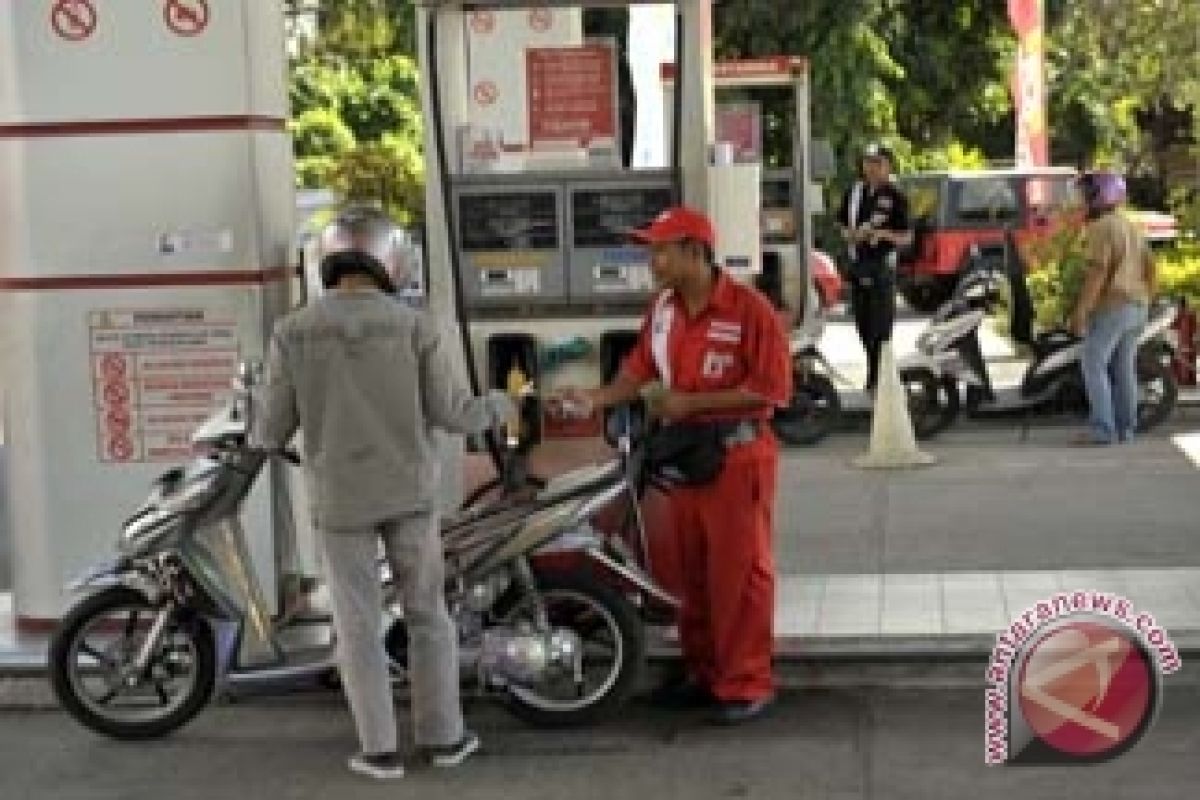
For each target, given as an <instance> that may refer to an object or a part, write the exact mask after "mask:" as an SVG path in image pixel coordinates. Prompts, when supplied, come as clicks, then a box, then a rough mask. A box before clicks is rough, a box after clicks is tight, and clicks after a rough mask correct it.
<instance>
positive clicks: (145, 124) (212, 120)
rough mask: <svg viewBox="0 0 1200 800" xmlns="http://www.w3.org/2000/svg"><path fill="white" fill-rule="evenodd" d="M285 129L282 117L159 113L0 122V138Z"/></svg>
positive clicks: (285, 123) (284, 121)
mask: <svg viewBox="0 0 1200 800" xmlns="http://www.w3.org/2000/svg"><path fill="white" fill-rule="evenodd" d="M286 129H287V121H286V120H285V119H283V118H282V117H265V116H253V115H231V116H216V117H161V118H157V119H107V120H99V119H97V120H75V121H72V122H17V123H9V124H0V139H48V138H59V137H68V136H130V135H137V134H143V135H144V134H165V133H215V132H221V131H284V130H286Z"/></svg>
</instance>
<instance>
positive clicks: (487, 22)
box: [471, 10, 496, 36]
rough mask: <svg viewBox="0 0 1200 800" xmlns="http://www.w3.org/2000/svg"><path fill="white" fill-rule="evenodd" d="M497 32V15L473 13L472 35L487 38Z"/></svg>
mask: <svg viewBox="0 0 1200 800" xmlns="http://www.w3.org/2000/svg"><path fill="white" fill-rule="evenodd" d="M494 30H496V14H495V12H494V11H486V10H484V11H473V12H471V31H472V33H476V34H479V35H480V36H486V35H487V34H489V33H491V32H492V31H494Z"/></svg>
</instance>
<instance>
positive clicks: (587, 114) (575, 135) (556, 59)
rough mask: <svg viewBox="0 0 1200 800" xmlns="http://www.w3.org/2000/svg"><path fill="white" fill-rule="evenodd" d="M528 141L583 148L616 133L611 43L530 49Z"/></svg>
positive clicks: (527, 58) (527, 65) (527, 68)
mask: <svg viewBox="0 0 1200 800" xmlns="http://www.w3.org/2000/svg"><path fill="white" fill-rule="evenodd" d="M525 74H526V91H527V92H528V93H529V141H530V142H531V143H536V142H545V141H574V142H577V143H579V144H582V145H584V146H587V145H588V144H589V143H590V142H592V141H593V140H596V139H611V138H614V137H615V136H616V134H617V94H616V61H615V57H614V54H613V48H612V46H611V45H608V44H603V43H596V44H587V45H583V46H582V47H530V48H527V49H526V50H525Z"/></svg>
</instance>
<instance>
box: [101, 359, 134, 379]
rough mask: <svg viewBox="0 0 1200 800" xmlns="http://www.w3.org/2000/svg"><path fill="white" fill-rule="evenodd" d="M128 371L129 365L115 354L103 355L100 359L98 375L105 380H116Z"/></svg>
mask: <svg viewBox="0 0 1200 800" xmlns="http://www.w3.org/2000/svg"><path fill="white" fill-rule="evenodd" d="M128 371H129V365H128V364H127V363H126V361H125V356H122V355H119V354H117V353H105V354H104V357H103V358H102V359H100V374H101V375H102V376H103V377H104V378H105V380H116V379H120V378H124V377H125V373H126V372H128Z"/></svg>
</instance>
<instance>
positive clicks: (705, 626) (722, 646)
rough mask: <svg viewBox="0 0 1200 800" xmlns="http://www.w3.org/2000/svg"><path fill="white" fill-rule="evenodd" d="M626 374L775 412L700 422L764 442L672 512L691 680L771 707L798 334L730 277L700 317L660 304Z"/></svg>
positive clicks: (683, 497) (731, 454)
mask: <svg viewBox="0 0 1200 800" xmlns="http://www.w3.org/2000/svg"><path fill="white" fill-rule="evenodd" d="M622 371H623V372H624V373H625V374H626V375H628V376H629V377H631V378H633V379H634V380H636V381H638V382H639V383H646V382H649V381H651V380H655V379H658V380H661V381H662V382H663V383H664V384H665V385H666V386H667V387H668V388H670V389H672V390H676V391H680V392H688V393H691V392H719V391H725V390H730V389H741V390H743V391H746V392H749V393H751V394H754V395H757V396H759V397H761V398H763V400H764V402H765V405H764V406H762V407H761V408H757V409H737V410H729V411H722V412H710V413H703V414H697V415H695V416H694V417H689V421H718V420H751V421H754V423H755V426H756V428H757V436H756V437H755V438H754V439H753V440H752V441H748V442H745V443H740V444H733V445H730V447H729V450H728V453H727V457H726V461H725V466H724V468H723V469H722V471H721V473H720V475H719V476H718V477H717V478H716V480H715V481H713V482H712V483H709V484H706V485H703V486H680V487H677V488H674V489H672V491H671V495H670V504H671V517H672V521H673V528H674V536H675V540H676V541H675V545H676V546H677V550H678V561H679V565H680V569H681V572H682V576H681V577H682V586H683V597H682V598H681V600H682V609H681V613H680V620H679V631H680V639H681V644H682V647H683V655H684V660H685V663H686V664H687V668H688V671H689V673H690V674H691V677H692V678H693V679H695V680H696V681H697V682H699V683H701V684H702V685H704V686H707V687H708V688H709V689H710V690H711V691H712V693H713V695H715V696H716V697H717V699H719V700H721V701H723V702H731V701H751V700H758V699H761V698H764V697H767V696H768V695H770V694H771V693H772V692H773V691H774V678H773V675H772V671H771V654H772V651H773V649H774V631H773V620H774V608H775V559H774V553H773V550H772V546H771V539H772V531H773V528H774V504H775V486H776V481H777V477H778V472H779V447H778V444H777V442H776V441H775V438H774V436H773V435H772V433H771V429H770V425H769V420H770V418H771V415H772V414H773V412H774V407H776V406H785V405H787V403H788V402H789V400H790V396H791V390H792V389H791V387H792V376H791V355H790V352H789V347H788V339H787V334H786V333H785V331H784V329H783V326H782V324H781V322H780V320H779V318H778V315H777V314H776V313H775V310H774V308H772V306H771V304H770V302H769V301H768V300H767V299H766V298H765V297H764V296H763V295H762V294H760V293H759V292H758V291H756V290H754V289H752V288H750V287H748V286H744V285H742V284H740V283H738V282H737V281H735V280H733V279H732V278H730V277H728V276H727V275H726V274H725V273H724V272H719V273H718V277H717V281H716V283H715V285H714V287H713V292H712V295H711V297H710V299H709V303H708V306H707V307H706V308H704V309H703V310H702V311H701V312H700V313H699V314H698V315H696V316H695V317H689V315H688V312H687V309H686V308H685V306H684V304H683V302H682V300H681V299H680V298H679V297H678V296H677V295H676V294H675V293H674V292H673V291H671V290H666V291H664V292H661V293H660V294H659V295H658V296H657V297H656V298H655V300H654V302H653V303H652V305H651V307H650V310H649V312H648V313H647V314H646V317H645V320H644V321H643V324H642V330H641V337H640V339H639V341H638V344H637V345H636V346H635V347H634V349H633V350H632V351H630V354H629V355H628V356H627V357H626V359H625V361H624V363H623V364H622Z"/></svg>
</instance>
